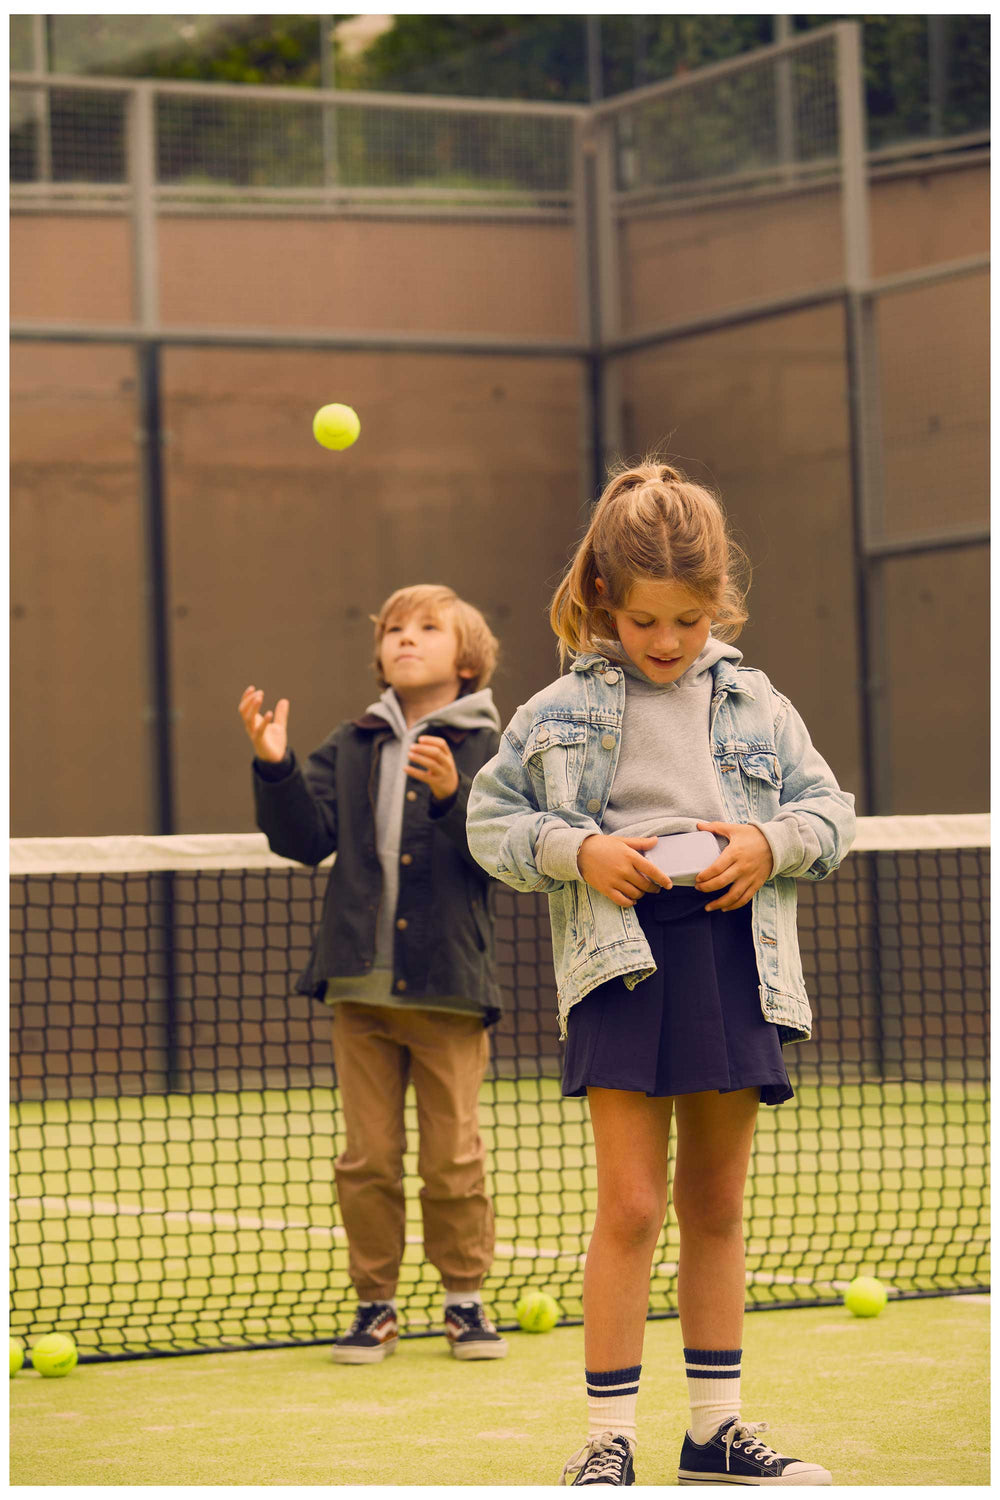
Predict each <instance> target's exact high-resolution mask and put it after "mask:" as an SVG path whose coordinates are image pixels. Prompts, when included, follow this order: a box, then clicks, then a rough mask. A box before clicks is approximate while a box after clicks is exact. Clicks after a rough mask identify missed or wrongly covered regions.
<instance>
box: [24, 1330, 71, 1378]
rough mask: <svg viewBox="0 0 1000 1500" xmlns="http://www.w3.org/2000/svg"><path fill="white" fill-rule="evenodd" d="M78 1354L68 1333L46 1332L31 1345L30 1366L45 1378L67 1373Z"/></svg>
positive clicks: (57, 1376)
mask: <svg viewBox="0 0 1000 1500" xmlns="http://www.w3.org/2000/svg"><path fill="white" fill-rule="evenodd" d="M78 1358H79V1355H78V1353H77V1348H76V1345H75V1344H74V1342H73V1340H72V1339H71V1338H70V1336H69V1334H68V1333H47V1334H46V1335H45V1337H44V1338H43V1339H39V1340H38V1343H37V1344H32V1346H31V1368H32V1369H33V1370H37V1371H38V1373H39V1375H44V1376H46V1378H47V1379H58V1378H59V1376H61V1375H68V1374H69V1372H70V1370H72V1369H73V1368H74V1367H75V1365H76V1362H77V1359H78Z"/></svg>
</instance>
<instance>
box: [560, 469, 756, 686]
mask: <svg viewBox="0 0 1000 1500" xmlns="http://www.w3.org/2000/svg"><path fill="white" fill-rule="evenodd" d="M598 578H600V579H601V580H602V581H603V583H604V587H605V593H604V594H603V595H601V594H598V592H597V589H596V587H595V580H596V579H598ZM647 578H648V579H654V580H656V581H657V582H659V581H664V582H671V583H679V584H683V586H684V588H686V589H687V590H688V591H689V593H691V594H693V595H694V597H695V598H696V599H697V600H699V602H700V603H701V604H703V606H704V608H705V609H706V611H707V612H708V613H709V614H710V615H711V616H712V622H713V623H712V634H713V635H714V636H715V637H717V638H718V639H719V640H723V641H733V640H735V639H736V637H737V636H738V635H739V633H740V631H741V630H742V629H743V626H744V625H745V624H746V622H747V618H748V616H747V611H746V595H747V590H748V588H749V583H750V564H749V560H748V558H747V556H746V553H745V552H744V551H743V549H742V548H741V547H740V546H738V545H737V543H736V542H735V541H733V539H732V537H731V536H730V534H729V530H728V527H727V525H726V517H725V514H724V512H723V509H722V506H721V504H720V502H719V500H718V499H717V498H716V496H715V495H713V494H712V493H711V491H710V490H707V489H705V488H704V487H703V486H702V485H700V484H695V483H693V481H692V480H690V479H688V478H687V476H686V475H684V474H682V473H681V472H680V470H679V469H674V468H671V466H670V465H669V464H662V463H658V462H656V461H654V460H651V459H646V460H644V461H643V462H642V463H639V464H636V465H634V467H631V468H623V469H621V470H620V471H619V472H618V473H617V474H614V475H613V476H612V478H611V480H610V481H609V483H608V484H607V486H606V487H605V490H604V493H603V494H602V495H601V498H600V500H599V501H598V502H597V505H596V506H595V508H594V513H593V516H592V517H591V521H590V525H589V527H588V528H587V533H586V535H585V536H584V538H583V541H582V542H581V543H580V545H579V547H578V548H577V551H576V555H575V557H574V558H573V561H572V562H571V563H570V566H569V569H568V570H567V572H566V575H565V577H564V578H563V580H562V582H561V583H560V585H559V587H558V588H557V589H556V592H555V594H554V596H553V599H552V605H551V608H550V610H549V622H550V624H551V626H552V629H553V630H554V631H555V633H556V635H557V636H558V638H559V660H560V664H561V665H562V666H565V664H566V658H567V656H568V655H569V654H570V653H571V652H572V653H576V652H582V651H601V650H602V648H603V647H604V646H606V645H607V644H608V643H612V642H615V641H617V639H618V632H617V630H616V629H615V622H614V618H613V616H612V615H611V614H610V613H609V612H608V608H607V606H609V605H610V606H611V608H612V609H624V608H625V604H626V601H627V599H628V595H629V591H630V590H631V588H632V586H633V584H635V583H636V582H637V581H638V580H640V579H647Z"/></svg>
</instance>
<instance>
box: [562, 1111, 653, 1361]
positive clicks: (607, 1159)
mask: <svg viewBox="0 0 1000 1500" xmlns="http://www.w3.org/2000/svg"><path fill="white" fill-rule="evenodd" d="M587 1099H588V1102H589V1104H590V1118H591V1122H592V1124H593V1130H594V1144H595V1147H596V1151H597V1218H596V1220H595V1223H594V1232H593V1235H592V1236H591V1240H590V1248H589V1249H588V1251H587V1264H586V1268H585V1270H584V1276H583V1313H584V1343H585V1350H586V1363H587V1369H588V1370H622V1369H628V1368H631V1366H633V1365H637V1364H640V1363H641V1361H642V1340H643V1334H644V1332H645V1327H646V1313H647V1311H648V1308H649V1275H650V1266H651V1264H652V1259H653V1251H654V1249H655V1248H656V1242H657V1239H658V1238H659V1234H660V1229H661V1228H662V1226H663V1220H664V1217H665V1215H666V1211H667V1200H668V1185H667V1144H668V1139H669V1135H670V1111H671V1104H672V1103H673V1101H672V1100H670V1099H649V1098H647V1097H646V1095H645V1094H637V1093H629V1092H626V1091H624V1090H621V1089H593V1088H592V1089H588V1090H587Z"/></svg>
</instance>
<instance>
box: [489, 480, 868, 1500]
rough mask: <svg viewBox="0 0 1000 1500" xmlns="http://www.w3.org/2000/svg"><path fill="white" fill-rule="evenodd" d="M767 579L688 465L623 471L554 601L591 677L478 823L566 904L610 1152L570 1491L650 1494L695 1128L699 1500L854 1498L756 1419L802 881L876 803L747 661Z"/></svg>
mask: <svg viewBox="0 0 1000 1500" xmlns="http://www.w3.org/2000/svg"><path fill="white" fill-rule="evenodd" d="M744 561H745V560H744V559H743V557H742V554H741V553H740V551H739V549H738V548H737V547H736V546H735V544H734V543H733V542H732V540H731V539H730V537H729V535H728V533H727V529H726V524H725V520H724V518H723V515H722V511H721V509H720V506H719V504H718V502H717V501H716V500H715V498H714V497H713V496H712V495H711V494H709V493H708V491H706V490H705V489H703V488H701V487H700V486H698V485H696V484H692V483H691V482H689V481H688V480H687V479H685V478H684V476H683V475H682V474H680V473H678V472H677V471H676V470H675V469H672V468H669V467H667V466H666V465H660V464H653V463H644V464H641V465H639V466H637V467H636V468H632V469H627V470H625V471H623V472H620V473H619V474H617V475H616V476H615V477H614V478H613V479H612V481H611V483H610V484H609V485H608V486H607V488H606V489H605V491H604V494H603V495H602V496H601V499H600V501H599V503H598V505H597V507H596V509H595V511H594V514H593V519H592V521H591V524H590V527H589V529H588V531H587V534H586V536H585V537H584V539H583V542H582V543H581V545H580V547H579V549H578V551H577V554H576V556H575V558H574V560H573V562H572V564H571V566H570V568H569V571H568V573H567V574H566V577H565V578H564V579H563V581H562V583H561V584H560V586H559V588H558V589H557V591H556V594H555V598H554V599H553V602H552V609H551V616H550V618H551V623H552V628H553V630H554V631H555V633H556V635H557V636H558V638H559V642H560V654H561V658H562V661H563V664H565V660H566V656H567V654H568V653H573V660H572V665H571V669H570V671H569V672H567V673H566V674H565V675H564V676H562V677H560V678H558V679H557V680H556V681H555V682H553V683H552V684H550V686H549V687H546V688H543V689H542V691H541V692H540V693H537V694H536V695H535V697H534V698H532V699H531V700H530V701H529V702H528V703H527V704H525V705H524V706H523V707H522V708H520V709H518V711H517V713H516V714H515V716H514V718H513V720H512V721H511V723H510V725H509V727H508V728H507V730H506V733H505V734H504V737H503V739H502V741H501V744H500V750H499V752H498V753H497V755H496V756H495V757H494V759H493V760H491V761H489V762H487V764H486V765H485V766H484V767H483V769H482V770H481V771H480V772H479V774H478V775H477V777H476V779H475V782H474V784H473V789H472V794H471V796H470V799H469V816H468V834H469V847H470V849H471V851H472V853H473V854H474V855H475V857H476V859H478V860H479V862H480V864H481V865H482V866H483V867H484V869H486V870H488V871H489V873H490V874H491V875H495V876H497V877H498V878H499V879H500V880H503V881H505V882H506V883H507V884H508V885H510V886H512V887H513V888H514V889H515V890H519V891H547V892H549V896H550V900H549V906H550V915H551V920H552V940H553V949H554V957H555V966H556V976H557V982H558V991H559V1015H560V1033H561V1035H562V1036H563V1037H564V1038H565V1039H566V1049H565V1055H564V1063H563V1093H564V1094H565V1095H569V1096H580V1095H583V1094H586V1096H587V1100H588V1104H589V1108H590V1116H591V1122H592V1126H593V1132H594V1144H595V1150H596V1157H597V1216H596V1221H595V1225H594V1231H593V1236H592V1239H591V1242H590V1248H589V1251H588V1255H587V1264H586V1270H585V1273H584V1293H583V1297H584V1326H585V1351H586V1367H587V1368H586V1376H587V1404H588V1414H589V1434H588V1439H587V1442H586V1443H585V1445H584V1446H583V1447H582V1448H581V1449H580V1451H579V1453H577V1454H576V1455H575V1456H574V1457H573V1458H571V1459H570V1460H569V1462H568V1463H567V1464H566V1466H565V1468H564V1470H563V1475H562V1481H561V1482H562V1483H565V1482H566V1477H567V1475H569V1474H575V1476H576V1477H575V1478H574V1479H573V1480H572V1482H573V1484H602V1485H606V1484H633V1483H634V1482H635V1473H634V1468H633V1454H634V1450H635V1434H636V1427H635V1409H636V1401H637V1396H638V1389H639V1374H640V1362H641V1358H642V1341H643V1332H644V1328H645V1320H646V1314H647V1308H648V1302H649V1280H650V1267H651V1262H652V1256H653V1251H654V1248H655V1246H656V1243H657V1240H658V1238H659V1234H660V1230H661V1227H662V1225H663V1220H664V1217H665V1215H666V1210H667V1197H668V1183H667V1144H668V1134H669V1130H670V1125H671V1119H672V1118H673V1119H674V1120H675V1121H676V1129H677V1162H676V1170H675V1173H674V1183H673V1204H674V1210H675V1212H676V1214H677V1221H678V1226H679V1230H680V1241H681V1249H680V1264H679V1271H678V1303H679V1311H680V1319H681V1329H682V1332H683V1336H684V1345H685V1348H684V1358H685V1363H686V1369H687V1379H688V1389H689V1395H690V1402H691V1425H690V1428H689V1430H688V1432H687V1434H686V1436H685V1438H684V1443H683V1447H682V1449H681V1457H680V1464H679V1471H678V1483H680V1484H695V1483H737V1484H830V1483H832V1480H831V1477H830V1475H829V1473H828V1472H827V1470H826V1469H823V1468H820V1466H819V1465H818V1464H812V1463H803V1462H801V1461H799V1460H798V1459H793V1458H787V1457H784V1456H783V1455H782V1454H780V1453H777V1452H776V1451H775V1450H774V1449H773V1448H770V1447H768V1446H767V1445H765V1444H764V1443H762V1442H761V1441H760V1438H759V1436H758V1434H759V1433H760V1432H762V1431H763V1430H764V1428H765V1426H766V1424H764V1423H759V1422H758V1423H748V1422H744V1421H743V1420H742V1417H741V1415H740V1355H741V1349H740V1344H741V1339H742V1328H743V1304H744V1295H745V1270H744V1245H743V1213H742V1209H743V1191H744V1183H745V1179H746V1173H747V1166H748V1162H749V1156H750V1146H751V1141H752V1138H753V1132H754V1122H755V1118H756V1114H757V1109H758V1106H759V1104H760V1103H761V1102H763V1103H764V1104H767V1105H777V1104H781V1103H782V1102H783V1101H784V1100H786V1099H790V1098H791V1097H792V1089H791V1087H790V1085H789V1082H788V1075H787V1073H786V1071H785V1065H784V1062H783V1059H782V1046H783V1044H784V1043H786V1042H790V1041H795V1040H800V1039H806V1038H808V1036H809V1033H810V1025H811V1017H810V1012H809V1002H808V1000H807V998H806V993H805V988H804V985H803V979H802V969H801V965H800V963H799V956H798V945H797V937H796V927H795V878H796V877H804V878H808V879H813V880H821V879H822V878H823V877H824V876H826V875H829V874H830V873H831V871H833V870H834V869H836V867H837V865H838V864H839V863H840V860H841V859H842V858H843V856H844V854H845V853H846V851H847V849H848V847H849V845H850V842H851V839H852V837H853V834H854V813H853V801H854V799H853V798H852V797H851V796H850V795H849V794H847V793H845V792H842V791H841V790H840V788H839V787H838V785H837V782H836V780H835V779H834V776H833V773H832V772H831V770H830V768H829V766H827V764H826V762H825V761H824V760H823V759H822V758H821V756H820V755H819V754H818V753H817V752H816V750H815V749H814V748H813V746H812V744H811V742H810V739H809V735H808V733H807V731H806V728H805V725H804V724H803V722H802V720H801V719H800V717H799V715H798V714H797V713H796V711H795V709H794V708H793V707H792V705H791V704H790V703H789V701H788V699H787V698H784V697H783V696H782V695H781V694H780V693H779V692H777V691H776V690H775V689H774V688H773V687H772V686H771V684H770V682H769V681H768V679H767V678H766V677H765V675H764V673H763V672H759V671H756V670H753V669H751V668H748V667H743V666H741V665H740V662H741V659H742V658H741V654H740V652H739V651H737V650H736V649H735V647H733V646H732V645H730V644H728V643H729V642H730V641H731V640H732V639H733V638H734V637H735V636H737V635H738V634H739V631H740V629H741V628H742V626H743V624H744V623H745V621H746V618H747V616H746V611H745V608H744V597H745V592H746V590H745V587H743V586H741V582H740V573H741V563H743V562H744ZM699 831H700V832H701V834H702V835H703V836H704V835H705V834H711V835H715V836H716V837H715V839H714V840H713V842H712V846H711V847H712V850H713V853H712V854H711V855H710V856H709V859H708V862H707V863H706V864H705V865H704V866H703V867H702V868H701V869H700V873H697V875H696V876H690V877H688V878H687V879H686V882H684V881H681V880H680V879H679V880H678V881H675V882H672V881H671V880H670V878H669V877H668V876H667V875H666V874H664V872H663V869H662V868H661V864H663V863H664V861H663V860H661V861H660V862H659V863H654V862H653V860H652V859H650V858H648V857H647V856H648V855H649V854H650V853H651V852H652V851H653V850H654V847H656V846H658V845H659V850H660V851H662V852H663V854H664V855H665V856H666V858H667V859H668V860H669V857H670V853H671V849H672V848H673V849H674V850H676V848H677V847H678V846H677V845H676V844H673V845H672V836H674V835H676V834H690V833H692V832H699ZM716 851H721V852H716ZM667 868H669V864H668V865H667Z"/></svg>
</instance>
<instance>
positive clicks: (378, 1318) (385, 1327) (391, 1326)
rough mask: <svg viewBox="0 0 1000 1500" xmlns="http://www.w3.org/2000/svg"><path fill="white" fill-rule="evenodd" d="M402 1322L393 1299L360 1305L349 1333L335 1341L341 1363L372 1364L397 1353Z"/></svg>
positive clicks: (336, 1354)
mask: <svg viewBox="0 0 1000 1500" xmlns="http://www.w3.org/2000/svg"><path fill="white" fill-rule="evenodd" d="M398 1343H399V1323H398V1321H397V1318H396V1314H395V1313H394V1312H393V1310H392V1304H391V1303H389V1302H368V1303H366V1304H365V1305H364V1306H361V1307H359V1308H358V1310H357V1312H356V1313H355V1314H354V1322H353V1323H352V1324H351V1326H350V1328H349V1329H348V1330H347V1332H346V1333H342V1334H341V1335H340V1337H339V1338H337V1339H334V1341H333V1358H334V1361H335V1363H336V1364H338V1365H371V1364H375V1363H376V1361H378V1360H380V1359H385V1358H386V1357H387V1356H388V1355H390V1354H395V1352H396V1345H397V1344H398Z"/></svg>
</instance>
